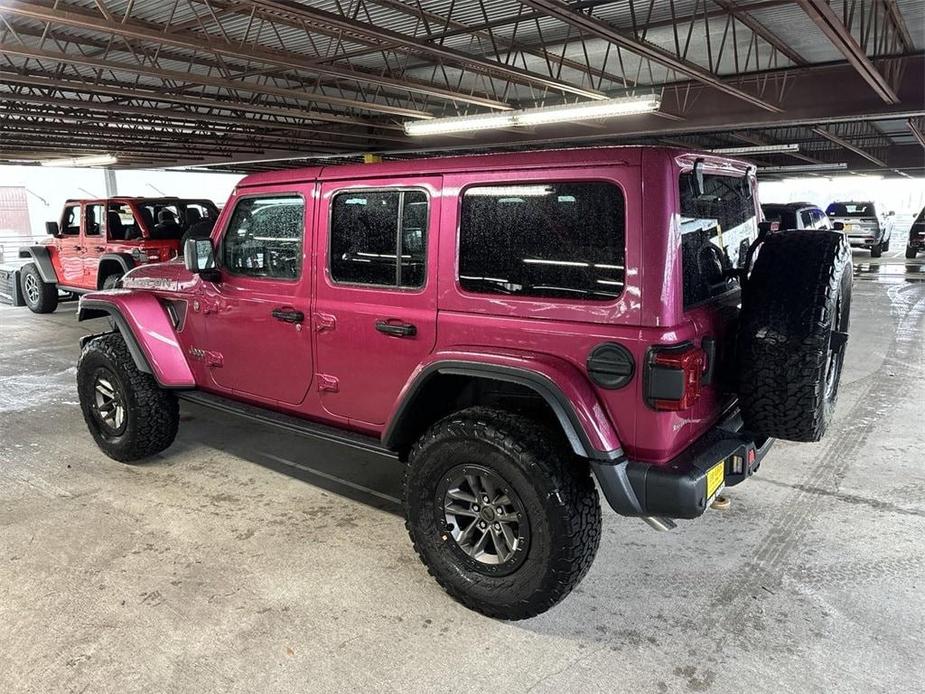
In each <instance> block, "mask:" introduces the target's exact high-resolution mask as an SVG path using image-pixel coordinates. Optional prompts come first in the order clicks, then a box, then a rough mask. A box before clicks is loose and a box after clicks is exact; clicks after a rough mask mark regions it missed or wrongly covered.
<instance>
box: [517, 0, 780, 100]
mask: <svg viewBox="0 0 925 694" xmlns="http://www.w3.org/2000/svg"><path fill="white" fill-rule="evenodd" d="M520 2H521V3H522V4H524V5H527V6H529V7H532V8H534V9H536V10H540V11H541V12H543V13H544V14H546V15H549V16H550V17H555V18H556V19H558V20H559V21H560V22H564V23H565V24H569V25H571V26H573V27H575V28H576V29H578V30H580V31H584V32H585V33H588V34H591V35H592V36H596V37H598V38H601V39H604V40H605V41H609V42H610V43H612V44H614V45H616V46H620V47H621V48H624V49H626V50H628V51H630V52H631V53H635V54H636V55H639V56H642V57H643V58H646V59H648V60H651V61H652V62H654V63H657V64H659V65H662V66H664V67H667V68H669V69H670V70H674V71H675V72H677V73H678V74H681V75H684V76H686V77H689V78H691V79H693V80H696V81H697V82H701V83H702V84H706V85H707V86H710V87H713V88H714V89H718V90H720V91H722V92H725V93H727V94H730V95H732V96H734V97H736V98H737V99H741V100H742V101H747V102H748V103H750V104H752V105H754V106H757V107H758V108H761V109H764V110H765V111H771V112H774V113H781V112H782V111H783V109H781V108H779V107H777V106H775V105H774V104H771V103H768V102H767V101H765V100H763V99H760V98H758V97H757V96H754V95H753V94H749V93H748V92H745V91H742V90H741V89H739V88H738V87H734V86H732V85H730V84H728V83H726V82H723V81H722V80H721V79H720V78H719V77H717V76H716V75H714V74H713V73H711V72H710V71H709V70H707V69H706V68H703V67H701V66H700V65H696V64H695V63H691V62H690V61H687V60H683V59H681V58H678V57H677V56H675V55H672V54H671V53H669V52H668V51H666V50H665V49H663V48H660V47H659V46H656V45H655V44H652V43H648V42H647V41H642V40H639V39H635V38H632V37H630V36H627V35H625V34H624V33H622V32H621V31H620V30H619V29H617V28H616V27H614V26H613V25H611V24H608V23H607V22H604V21H601V20H600V19H597V18H596V17H592V16H590V15H587V14H584V13H582V12H577V11H575V10H574V9H572V8H571V7H570V6H568V5H563V4H562V3H561V2H558V0H520Z"/></svg>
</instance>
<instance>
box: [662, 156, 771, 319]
mask: <svg viewBox="0 0 925 694" xmlns="http://www.w3.org/2000/svg"><path fill="white" fill-rule="evenodd" d="M680 186H681V188H680V194H681V265H682V268H683V272H684V305H685V306H686V307H690V306H693V305H695V304H699V303H701V302H704V301H707V300H709V299H711V298H713V297H716V296H720V295H722V294H725V293H726V292H728V291H731V290H733V289H735V288H736V287H737V286H738V283H737V282H736V280H735V279H734V278H733V277H732V276H731V275H730V274H729V273H727V272H726V271H727V270H730V269H732V268H739V267H742V265H743V264H744V262H745V257H746V253H747V252H748V247H749V245H750V243H751V241H752V240H753V239H754V238H755V236H756V235H757V233H758V225H757V218H756V214H755V201H754V198H753V197H752V189H751V185H750V184H749V180H748V178H746V177H745V176H717V175H710V174H706V175H704V177H703V195H700V196H698V195H697V192H696V188H695V185H694V176H693V174H690V173H685V174H681V181H680Z"/></svg>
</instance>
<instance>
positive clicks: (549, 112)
mask: <svg viewBox="0 0 925 694" xmlns="http://www.w3.org/2000/svg"><path fill="white" fill-rule="evenodd" d="M661 105H662V100H661V97H658V96H653V95H645V96H624V97H620V98H619V99H605V100H603V101H585V102H583V103H580V104H564V105H562V106H547V107H544V108H528V109H524V110H523V111H514V113H513V116H514V124H515V125H545V124H547V123H570V122H572V121H577V120H597V119H599V118H615V117H617V116H632V115H635V114H639V113H651V112H652V111H657V110H658V108H659V106H661Z"/></svg>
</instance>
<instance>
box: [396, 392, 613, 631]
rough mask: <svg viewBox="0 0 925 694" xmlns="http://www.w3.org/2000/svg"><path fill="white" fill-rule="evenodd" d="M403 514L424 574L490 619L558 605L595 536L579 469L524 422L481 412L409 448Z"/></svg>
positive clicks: (446, 424)
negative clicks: (424, 571)
mask: <svg viewBox="0 0 925 694" xmlns="http://www.w3.org/2000/svg"><path fill="white" fill-rule="evenodd" d="M405 510H406V517H407V520H406V526H407V528H408V532H409V534H410V535H411V540H412V542H413V543H414V548H415V550H416V551H417V553H418V555H419V556H420V557H421V560H422V561H423V562H424V564H425V565H426V566H427V569H428V571H429V572H430V574H431V575H432V576H433V577H434V578H435V579H436V580H437V582H438V583H439V584H440V585H441V586H442V587H443V588H444V590H446V592H447V593H449V594H450V595H451V596H452V597H453V598H455V599H456V600H458V601H459V602H461V603H462V604H463V605H465V606H466V607H469V608H470V609H473V610H476V611H478V612H481V613H483V614H486V615H488V616H490V617H495V618H500V619H524V618H527V617H532V616H534V615H537V614H540V613H541V612H545V611H546V610H548V609H549V608H550V607H552V606H553V605H555V604H556V603H558V602H559V601H560V600H562V599H563V598H564V597H565V596H566V595H568V594H569V592H571V590H572V589H573V588H574V587H575V586H576V585H577V584H578V582H579V581H580V580H581V579H582V578H583V577H584V575H585V573H587V571H588V568H589V567H590V566H591V562H592V561H593V560H594V555H595V554H596V552H597V548H598V545H599V543H600V537H601V509H600V504H599V503H598V497H597V490H596V488H595V486H594V482H593V480H592V479H591V475H590V471H589V469H588V465H587V463H586V462H584V461H580V460H577V459H576V458H575V456H574V455H573V454H572V452H571V451H570V450H569V449H567V448H566V447H565V446H563V445H561V444H560V443H559V442H558V440H557V438H556V437H554V436H551V435H550V432H549V431H548V430H547V429H546V428H544V427H543V426H541V425H539V424H537V423H535V422H534V421H532V420H530V419H528V418H526V417H523V416H520V415H516V414H512V413H509V412H505V411H501V410H494V409H488V408H482V407H473V408H470V409H467V410H463V411H461V412H458V413H456V414H453V415H450V416H449V417H447V418H445V419H443V420H441V421H439V422H437V423H436V424H435V425H434V426H433V427H432V428H431V429H430V431H428V432H427V433H426V434H425V435H424V436H423V437H422V438H421V439H420V440H419V441H418V442H417V443H416V444H415V446H414V448H413V450H412V452H411V457H410V461H409V464H408V467H407V471H406V474H405Z"/></svg>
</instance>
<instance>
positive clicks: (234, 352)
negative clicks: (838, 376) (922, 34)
mask: <svg viewBox="0 0 925 694" xmlns="http://www.w3.org/2000/svg"><path fill="white" fill-rule="evenodd" d="M695 162H697V163H698V167H699V171H700V173H702V174H703V175H705V176H706V177H708V178H709V177H722V180H728V181H730V182H734V183H735V189H736V191H737V195H738V196H739V198H738V200H737V205H738V208H739V213H740V216H741V217H742V218H741V219H740V220H739V221H740V222H741V223H740V224H738V227H737V229H736V230H734V231H730V232H728V233H730V234H731V236H730V237H729V238H728V239H725V238H723V233H724V231H723V230H722V229H720V230H719V234H720V238H719V242H717V239H716V237H715V233H716V232H715V231H713V232H709V231H707V230H704V231H703V232H702V234H701V235H702V236H703V239H705V240H702V241H701V242H699V243H700V245H697V242H695V243H694V247H693V250H692V251H691V254H690V256H689V257H686V258H685V257H683V256H684V253H685V252H686V251H685V250H684V249H685V248H686V246H685V245H684V243H685V242H684V241H683V238H682V237H685V234H688V235H697V234H700V233H701V232H700V231H698V230H697V229H694V231H691V229H690V228H689V227H690V226H691V225H694V226H695V227H696V226H697V221H698V220H697V219H696V216H693V217H692V216H690V215H688V214H682V205H683V204H684V202H683V200H682V197H683V195H684V193H683V185H681V184H680V182H681V181H683V180H684V177H685V176H687V177H689V176H692V175H693V173H692V170H693V169H694V166H695ZM717 180H719V179H717ZM587 185H593V186H598V187H597V188H594V189H593V190H594V191H595V192H594V195H598V196H599V197H600V199H601V200H606V201H607V202H606V203H602V205H603V207H605V208H606V209H604V211H603V212H601V210H600V209H597V208H595V209H596V211H595V214H597V213H599V212H600V213H601V214H605V215H608V219H610V221H611V222H612V224H613V228H612V229H611V230H610V232H612V233H613V234H614V235H615V239H616V240H615V242H614V245H613V248H612V249H611V250H612V252H611V253H610V255H609V256H608V257H606V258H603V259H598V260H600V262H596V261H595V262H591V261H588V260H586V259H582V258H579V259H574V260H569V259H568V258H565V259H556V258H555V257H554V256H555V249H554V248H552V247H550V248H548V249H545V250H544V249H541V250H543V252H542V253H539V252H537V253H533V255H530V253H526V254H525V253H522V251H523V248H514V244H515V243H516V240H513V239H512V238H510V235H509V234H507V231H508V230H506V229H505V228H504V227H505V226H506V224H505V222H504V220H508V219H513V220H515V222H513V223H518V222H516V219H518V215H522V214H530V213H528V212H527V206H528V205H531V204H533V203H532V202H531V200H530V199H531V198H532V197H544V199H545V201H546V202H545V203H544V204H546V207H544V208H543V209H544V210H550V209H552V210H553V212H550V213H546V212H544V214H546V216H545V217H543V220H544V221H542V223H543V224H545V225H547V226H546V227H544V228H546V229H547V233H549V234H554V233H558V232H559V231H561V232H562V233H563V234H571V235H572V237H574V234H575V233H576V232H575V230H576V229H581V227H582V220H581V219H576V218H575V216H574V215H575V214H576V211H575V210H573V209H572V208H570V207H569V206H570V205H572V204H575V203H576V198H580V197H581V195H582V194H583V191H585V190H590V189H588V188H585V187H583V186H587ZM472 191H476V192H474V193H473V192H472ZM755 192H756V184H755V179H754V169H752V168H751V167H750V166H749V165H748V164H747V163H745V162H741V161H737V160H732V159H728V158H723V157H717V156H711V155H707V154H702V153H696V152H688V151H683V150H677V149H667V148H654V147H617V148H600V149H577V150H565V151H544V152H533V153H517V154H497V155H484V156H465V157H453V158H442V159H429V160H420V161H408V162H391V163H382V164H372V165H347V166H336V167H319V168H304V169H296V170H288V171H280V172H273V173H260V174H256V175H252V176H248V177H246V178H244V179H243V180H242V181H241V182H240V183H239V185H238V186H237V188H236V190H235V191H234V193H233V194H232V196H231V198H230V199H229V201H228V202H227V204H226V205H225V206H224V208H223V211H222V213H221V216H220V218H219V220H218V222H217V223H216V225H215V228H214V231H213V233H212V238H211V240H210V241H209V242H208V243H207V244H206V245H211V247H212V248H214V249H215V256H216V258H217V261H216V262H215V264H214V265H213V264H212V262H211V260H210V259H205V256H206V255H208V253H207V252H206V251H205V250H204V246H201V247H200V249H199V251H198V253H193V254H192V255H194V256H195V257H194V259H193V260H192V261H191V260H190V259H189V257H188V258H187V265H186V266H185V265H184V263H183V262H182V261H175V262H169V263H161V264H157V265H148V266H144V267H141V268H137V269H134V270H131V271H130V272H129V273H128V274H126V275H125V277H124V278H123V286H124V289H118V290H113V291H107V292H97V293H91V294H88V295H86V296H84V297H83V298H82V299H81V305H80V311H79V317H80V318H81V319H86V318H92V317H98V316H101V315H110V316H112V317H113V318H114V319H115V322H116V325H117V327H118V328H119V330H120V331H121V332H122V333H123V335H124V336H125V337H126V339H127V342H128V343H129V347H130V349H131V350H132V356H133V358H134V360H135V363H136V365H138V367H139V368H140V369H141V370H143V371H147V372H148V373H151V374H153V376H154V378H155V379H156V381H157V383H158V384H159V385H160V386H161V387H163V388H166V389H174V390H177V391H178V392H179V391H191V390H192V391H195V392H197V393H203V392H204V393H207V394H210V395H212V396H218V397H221V398H224V399H227V400H229V401H235V402H243V403H246V404H248V405H251V406H255V407H259V408H263V409H264V410H267V411H273V412H276V413H283V414H285V415H291V416H293V417H295V418H298V419H300V420H302V421H304V422H306V426H312V425H317V426H318V427H319V431H322V432H324V431H327V429H325V427H330V428H333V429H334V430H338V431H341V432H344V433H345V435H349V436H350V437H351V438H350V441H351V442H352V443H354V444H356V445H368V446H369V447H370V448H372V449H376V450H384V451H391V452H392V453H394V454H395V455H398V456H404V455H406V454H407V451H408V450H409V448H410V447H411V446H412V445H413V443H414V441H415V440H416V439H417V438H418V437H419V436H420V435H421V434H422V432H424V431H425V430H426V429H427V427H428V426H429V425H430V424H432V423H433V422H434V421H435V420H436V419H437V418H439V417H441V416H443V415H445V414H446V413H447V412H449V411H452V409H453V408H457V407H460V406H462V405H471V404H473V403H478V402H480V401H481V400H480V399H481V398H484V397H494V396H495V395H496V394H494V391H495V390H499V389H500V393H501V395H500V396H498V397H508V396H511V397H520V396H521V395H523V396H529V397H533V398H536V400H537V404H538V405H539V407H541V408H542V409H543V411H544V412H545V413H546V415H548V421H549V422H550V425H551V426H554V427H558V428H560V429H561V432H562V433H563V434H564V436H565V438H566V439H567V440H568V442H569V445H570V446H571V448H572V450H573V451H574V452H575V453H576V454H577V455H579V456H581V457H583V458H586V459H588V460H590V461H591V462H592V464H593V465H592V467H593V470H594V472H595V474H596V476H597V479H598V481H599V482H600V485H601V487H602V488H603V490H604V492H605V495H606V497H607V499H608V501H609V502H610V505H611V506H612V507H613V508H614V509H616V510H617V511H618V512H620V513H623V514H626V515H635V516H642V517H695V516H697V515H699V514H701V513H703V511H704V510H705V509H706V508H707V507H708V505H709V503H710V501H711V500H712V498H713V497H714V496H715V494H716V493H717V492H718V491H719V489H720V488H722V486H723V485H725V484H734V483H736V482H739V481H741V480H743V479H745V478H746V477H747V476H748V475H749V474H751V472H753V471H754V469H755V468H757V465H758V463H759V462H760V460H761V457H762V456H763V454H764V452H765V451H766V449H767V447H768V445H769V443H770V441H769V440H765V439H757V440H756V439H755V438H752V437H750V436H748V435H746V434H744V433H742V431H741V421H740V420H737V419H736V416H737V415H736V398H735V396H734V395H733V394H731V391H730V389H729V388H725V387H724V375H725V374H726V371H727V369H726V362H727V360H728V358H729V355H728V351H729V350H728V348H727V345H728V341H729V338H730V334H731V332H732V331H733V329H734V327H733V326H734V320H735V315H736V307H737V303H738V290H737V289H736V287H735V286H734V283H727V284H722V286H720V287H719V288H718V289H717V288H716V287H715V286H709V287H706V289H704V286H706V285H708V284H711V283H712V284H715V283H716V282H717V281H719V282H720V283H723V282H724V281H725V280H723V278H722V276H721V275H722V273H720V276H719V278H717V277H712V278H711V282H706V281H705V279H704V278H703V277H702V276H701V274H702V272H701V270H702V268H699V267H698V268H692V267H691V266H690V265H691V263H700V262H701V260H702V258H704V257H706V258H707V259H708V261H710V259H711V258H712V259H715V257H714V255H711V250H712V249H711V247H715V246H719V247H722V248H723V249H724V250H725V252H726V253H727V254H728V256H729V257H730V258H731V259H732V263H733V265H735V264H738V265H741V263H742V262H744V252H745V250H746V249H747V247H748V244H749V242H750V239H753V238H754V235H755V233H754V232H757V228H758V220H759V219H760V209H759V207H758V200H757V195H756V194H755ZM394 194H400V195H401V196H402V197H400V198H399V199H398V200H399V201H400V202H401V204H402V207H401V210H402V212H401V214H402V215H404V218H405V222H404V225H405V226H404V227H403V226H402V222H401V221H399V222H398V225H397V226H398V227H400V228H402V229H408V228H410V227H409V226H408V224H409V222H408V219H409V218H411V217H414V219H413V224H414V225H415V226H414V229H415V231H414V233H409V238H410V241H409V243H408V244H407V245H408V247H409V248H410V250H409V251H408V252H407V253H406V252H405V251H406V250H407V249H406V248H405V239H400V240H398V241H396V244H397V245H396V251H395V253H394V255H393V254H389V253H381V252H378V251H364V250H362V244H360V245H358V246H356V248H360V250H356V248H354V247H350V248H346V247H345V246H343V243H342V242H343V239H339V237H338V236H337V235H336V233H335V232H336V230H335V229H333V227H334V226H335V225H337V224H339V223H342V224H344V225H347V226H348V227H349V228H351V229H353V230H356V229H364V230H365V231H363V234H365V235H366V236H364V238H367V240H368V238H371V237H372V236H374V235H375V234H376V233H380V232H381V229H380V230H379V232H377V231H376V228H377V227H376V224H379V222H377V221H376V220H377V219H378V217H375V214H376V206H379V207H382V208H385V207H389V208H390V209H391V208H393V207H395V203H394V201H393V199H392V198H390V197H388V196H389V195H394ZM470 194H471V195H472V196H473V197H472V201H471V203H469V202H467V197H466V196H467V195H470ZM550 196H552V197H554V198H555V199H554V200H553V199H552V198H550ZM601 196H602V197H601ZM579 202H580V200H579ZM467 205H471V206H470V208H468V209H467ZM607 205H610V207H607ZM242 206H243V207H242ZM557 206H558V207H557ZM284 207H287V208H288V209H287V210H283V208H284ZM559 207H561V209H559ZM599 207H600V206H599ZM521 208H522V209H523V212H520V211H518V210H521ZM602 209H603V208H602ZM743 209H744V212H742V210H743ZM510 210H514V213H511V212H510ZM581 213H582V210H578V211H577V214H581ZM236 214H237V215H238V217H237V218H236V217H235V215H236ZM550 215H552V216H550ZM258 216H261V218H264V219H265V220H266V222H267V223H266V224H264V223H263V222H259V223H258V221H259V220H257V218H258ZM242 219H244V220H245V221H244V222H242V221H241V220H242ZM371 219H372V221H370V220H371ZM480 219H481V222H484V224H486V225H487V227H488V228H487V232H485V233H483V235H481V236H478V237H477V238H475V239H473V240H472V242H474V243H475V244H476V247H474V248H473V247H471V243H470V241H468V240H467V239H466V238H464V237H463V235H466V234H469V233H470V231H469V230H468V228H467V225H469V226H471V225H473V224H477V223H480V221H479V220H480ZM550 219H551V220H552V221H550ZM287 220H288V221H287ZM595 222H596V220H592V219H588V220H587V223H588V224H592V223H595ZM287 223H288V224H289V225H290V226H292V224H294V225H295V226H294V227H293V228H295V229H297V230H300V231H296V232H293V233H290V234H289V235H288V236H287V235H285V234H283V235H282V236H274V234H278V231H274V229H277V230H278V229H280V228H283V227H282V226H280V224H283V225H284V226H285V224H287ZM608 223H610V222H608ZM261 225H262V226H261ZM364 225H366V226H364ZM492 225H494V226H492ZM380 226H381V224H380ZM389 228H390V229H391V227H389ZM242 229H245V231H241V230H242ZM254 229H256V230H257V231H252V230H254ZM491 229H494V230H495V232H497V233H496V235H495V236H493V235H492V234H491V233H490V232H491ZM418 232H420V233H418ZM610 232H608V233H610ZM357 233H358V234H359V232H357ZM299 234H301V236H300V238H296V237H298V236H299ZM363 234H359V235H360V236H363ZM506 234H507V235H506ZM711 234H712V235H711ZM380 236H381V233H380ZM243 237H247V238H246V240H242V238H243ZM411 237H413V238H411ZM260 238H263V239H271V240H270V241H260V240H259V239H260ZM274 238H275V239H276V240H272V239H274ZM493 238H497V247H495V245H494V241H491V239H493ZM568 238H569V237H568V236H563V238H562V240H561V242H560V241H556V243H555V244H552V245H553V246H555V245H558V244H560V243H561V244H565V245H567V244H568V243H570V241H569V240H568ZM685 238H686V237H685ZM200 243H203V242H200ZM467 243H470V246H466V244H467ZM248 244H250V245H248ZM260 244H263V245H262V246H261V245H260ZM399 245H400V246H401V247H398V246H399ZM345 248H346V250H345ZM512 248H513V249H514V251H516V252H518V253H521V255H523V256H524V257H519V258H516V259H515V260H516V262H514V263H512V262H508V261H504V262H503V263H501V265H500V266H499V265H498V263H495V261H494V260H493V258H495V259H496V258H499V257H502V256H505V255H506V254H510V253H511V252H512ZM229 249H231V250H229ZM254 249H259V250H258V251H257V252H256V254H255V250H254ZM378 250H381V248H380V249H378ZM534 250H536V249H534ZM546 250H548V251H549V252H548V253H547V252H546ZM704 252H706V255H704ZM364 253H365V255H364ZM236 254H237V255H236ZM466 254H469V255H473V254H474V255H473V257H478V258H480V259H481V260H482V261H484V263H483V264H485V265H486V267H488V266H490V267H488V269H486V270H485V272H488V270H490V269H492V268H496V267H502V266H507V267H508V268H509V269H511V272H512V273H519V274H518V277H519V279H515V278H512V277H491V276H482V275H479V274H478V272H476V274H475V275H473V274H472V271H471V268H469V265H472V263H469V260H468V259H467V257H466ZM187 255H188V256H189V255H190V254H189V253H188V254H187ZM406 256H407V257H406ZM534 256H536V257H534ZM196 257H198V258H199V260H196ZM398 257H401V260H398ZM737 257H738V261H736V258H737ZM242 258H243V259H242ZM691 258H693V260H691ZM190 262H193V263H194V265H193V266H192V268H191V269H188V267H187V266H189V264H190ZM197 262H199V263H205V266H196V265H195V263H197ZM390 262H391V263H392V265H390ZM499 262H500V261H499ZM462 263H468V265H467V267H466V268H463V267H462V265H461V264H462ZM492 263H495V264H494V265H492ZM685 263H687V266H685ZM475 265H478V263H477V262H476V263H475ZM232 266H234V267H235V268H237V269H229V268H230V267H232ZM360 266H363V267H362V268H361V267H360ZM592 266H593V267H592ZM357 268H360V269H359V270H358V269H357ZM390 268H393V269H394V270H395V271H396V273H397V276H398V278H399V279H397V280H396V281H395V282H393V283H392V284H391V285H389V286H385V285H384V282H385V280H383V277H387V275H388V272H391V271H392V269H390ZM523 268H527V269H526V270H524V269H523ZM536 268H539V269H536ZM252 270H255V271H252ZM476 270H478V268H476ZM467 272H468V273H469V274H467ZM364 273H367V274H364ZM402 273H404V274H405V276H406V278H408V277H410V278H411V280H407V279H406V280H405V281H403V280H402V279H401V276H402ZM569 273H572V274H569ZM698 273H700V274H698ZM691 276H693V279H690V277H691ZM345 278H346V279H345ZM358 278H359V279H358ZM369 278H373V279H375V280H376V281H375V282H374V281H360V280H363V279H369ZM524 278H527V279H524ZM557 283H558V284H565V285H569V286H567V287H560V286H558V284H557ZM576 284H577V285H580V287H579V289H577V290H576V289H574V286H573V285H576ZM406 285H407V286H406ZM688 285H691V286H688ZM700 285H703V286H700ZM525 287H526V291H525V290H524V288H525ZM570 292H571V294H570ZM493 394H494V395H493ZM181 395H182V393H181ZM357 442H359V443H357ZM736 458H737V459H738V460H737V461H736V460H735V459H736ZM717 466H719V468H720V470H717ZM711 470H712V472H711Z"/></svg>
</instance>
